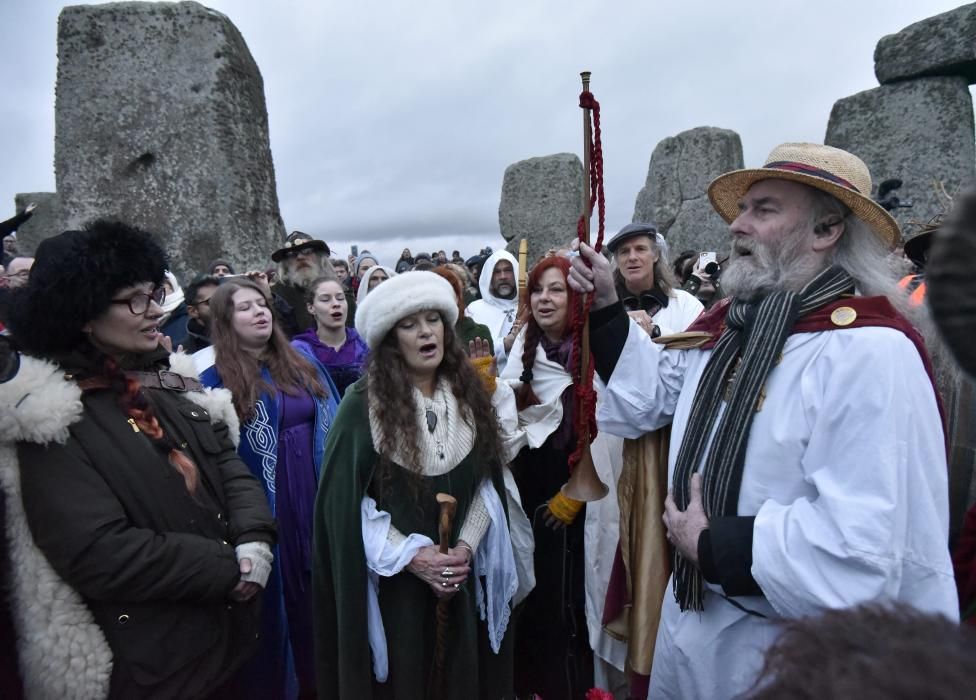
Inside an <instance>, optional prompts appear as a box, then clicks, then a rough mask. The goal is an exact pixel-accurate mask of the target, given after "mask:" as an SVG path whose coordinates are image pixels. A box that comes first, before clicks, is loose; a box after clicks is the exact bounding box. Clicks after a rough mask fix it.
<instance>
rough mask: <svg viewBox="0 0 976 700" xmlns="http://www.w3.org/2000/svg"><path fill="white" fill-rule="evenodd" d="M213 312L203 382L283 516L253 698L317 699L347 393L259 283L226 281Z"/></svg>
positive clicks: (252, 670)
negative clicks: (333, 482) (314, 557)
mask: <svg viewBox="0 0 976 700" xmlns="http://www.w3.org/2000/svg"><path fill="white" fill-rule="evenodd" d="M210 311H211V314H212V321H211V323H212V331H211V337H212V339H213V347H214V350H215V357H216V363H215V364H214V366H213V367H211V368H209V369H207V370H206V371H205V372H204V373H203V374H202V376H201V380H202V381H203V383H204V384H205V385H207V386H213V387H217V386H222V387H226V388H228V389H230V391H231V393H232V394H233V395H234V408H235V409H236V411H237V415H238V417H239V419H240V423H241V441H240V447H239V452H240V456H241V458H242V459H243V460H244V462H245V463H246V464H247V465H248V466H249V467H250V468H251V472H252V473H253V474H254V475H255V476H256V477H258V479H259V480H260V481H261V483H262V484H263V485H264V491H265V495H266V496H267V498H268V502H269V503H270V505H271V510H272V512H273V513H274V514H275V517H276V518H277V519H278V529H279V540H278V548H277V551H276V557H277V560H278V561H277V565H276V566H275V568H274V571H273V572H272V577H271V580H270V581H269V582H268V587H267V589H266V591H265V623H264V634H263V635H262V636H263V642H262V647H261V650H260V652H259V654H258V656H257V657H256V658H255V659H254V661H253V662H252V663H251V664H249V665H248V667H247V669H246V670H245V675H247V676H248V677H249V683H248V685H249V696H251V697H255V698H257V697H262V698H265V697H267V698H271V697H275V698H279V697H280V698H292V697H295V696H296V693H297V694H299V695H303V696H304V695H311V694H314V692H315V671H314V660H313V655H312V628H311V622H312V586H311V570H312V564H311V547H312V510H313V508H314V503H315V492H316V490H317V488H318V480H319V470H320V466H321V464H322V456H323V454H324V451H325V438H326V435H327V434H328V431H329V428H330V426H331V425H332V420H333V418H334V417H335V412H336V408H337V404H336V397H337V396H338V395H339V394H338V392H337V391H336V388H335V385H334V384H333V383H332V380H331V379H330V378H329V375H328V373H327V372H326V370H325V369H324V368H323V367H322V366H321V365H320V364H319V363H318V361H317V360H315V359H314V358H313V357H311V356H306V355H304V354H302V353H300V352H299V351H298V350H296V349H295V348H293V347H292V346H291V345H290V344H289V343H288V340H287V339H286V337H285V335H284V333H283V332H282V331H281V330H280V329H279V328H278V326H277V324H276V323H275V321H274V318H273V315H272V312H271V308H270V304H269V298H268V293H267V291H266V290H264V289H263V287H262V286H261V285H259V284H258V283H257V282H254V281H252V280H250V279H246V278H234V279H233V280H231V281H226V282H224V283H223V284H222V285H221V286H220V288H219V289H218V290H217V292H216V293H215V294H214V295H213V296H212V297H211V298H210Z"/></svg>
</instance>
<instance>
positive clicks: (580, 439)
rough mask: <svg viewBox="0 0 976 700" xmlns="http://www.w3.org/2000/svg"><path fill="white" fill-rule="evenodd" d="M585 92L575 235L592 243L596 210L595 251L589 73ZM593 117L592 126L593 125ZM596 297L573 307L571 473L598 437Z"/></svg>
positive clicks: (595, 160)
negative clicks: (593, 344) (583, 185)
mask: <svg viewBox="0 0 976 700" xmlns="http://www.w3.org/2000/svg"><path fill="white" fill-rule="evenodd" d="M580 76H581V77H582V79H583V92H581V93H580V98H579V99H580V107H582V108H583V141H584V143H583V171H584V172H583V175H584V177H585V178H586V179H587V181H588V187H587V191H585V192H584V195H583V213H582V215H581V216H580V218H579V221H578V222H577V224H576V234H577V236H578V237H579V240H580V242H581V243H586V244H587V245H589V243H590V216H591V213H592V211H593V206H594V205H596V207H597V222H598V228H597V235H596V243H595V244H594V245H593V248H594V249H595V250H596V251H597V252H600V250H602V249H603V233H604V227H605V222H606V204H605V202H604V195H603V144H602V142H601V140H600V103H599V102H597V101H596V99H595V98H594V97H593V93H591V92H590V73H589V72H588V71H587V72H583V73H580ZM591 118H592V124H591ZM592 304H593V297H592V295H590V294H585V295H582V302H581V303H580V304H579V305H577V306H574V307H573V315H572V329H573V331H572V332H573V358H574V365H575V372H574V375H575V376H574V377H573V379H574V381H575V384H576V388H575V394H576V435H577V443H576V449H575V450H573V453H572V454H571V455H570V456H569V470H570V472H572V471H573V469H574V468H575V467H576V465H577V464H579V461H580V459H581V457H582V456H583V453H584V451H585V450H586V449H587V448H588V447H589V445H590V443H591V442H592V440H593V438H594V437H596V434H597V428H596V391H594V389H593V363H592V362H591V361H590V320H589V319H590V306H591V305H592Z"/></svg>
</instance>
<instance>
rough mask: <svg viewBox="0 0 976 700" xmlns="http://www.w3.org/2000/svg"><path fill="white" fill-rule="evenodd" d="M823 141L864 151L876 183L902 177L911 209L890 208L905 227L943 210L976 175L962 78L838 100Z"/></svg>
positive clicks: (877, 90) (915, 82) (921, 82)
mask: <svg viewBox="0 0 976 700" xmlns="http://www.w3.org/2000/svg"><path fill="white" fill-rule="evenodd" d="M824 143H826V144H827V145H829V146H836V147H837V148H843V149H844V150H846V151H850V152H851V153H854V154H855V155H857V156H859V157H860V158H861V159H862V160H863V161H864V162H865V163H866V164H867V166H868V169H870V171H871V178H872V180H873V182H874V189H875V192H874V194H876V193H877V188H878V185H879V184H880V183H881V182H882V181H884V180H887V179H891V178H897V179H900V180H902V182H903V185H902V187H901V189H900V190H898V191H897V195H898V197H899V198H900V199H901V200H903V201H908V202H911V203H912V205H913V206H912V208H910V209H896V210H894V211H893V212H892V214H893V215H894V216H895V218H896V219H897V220H898V223H899V224H900V225H901V227H902V231H903V232H904V231H905V229H906V226H907V225H908V224H910V223H911V222H913V221H918V222H925V221H928V220H929V219H931V218H932V217H934V216H936V215H938V214H941V213H943V212H945V211H946V210H947V208H948V206H949V204H950V199H949V198H951V197H953V196H954V195H955V194H958V193H959V192H960V191H961V190H962V189H963V188H965V187H966V186H968V185H970V184H971V183H972V182H973V180H974V177H976V141H974V137H973V100H972V97H971V96H970V94H969V88H968V85H967V83H966V79H965V78H959V77H956V78H919V79H917V80H909V81H905V82H900V83H895V84H892V85H882V86H881V87H877V88H874V89H871V90H865V91H864V92H859V93H857V94H856V95H851V96H850V97H845V98H844V99H841V100H838V101H837V102H836V103H835V104H834V108H833V109H832V110H831V112H830V121H829V123H828V125H827V135H826V137H825V139H824Z"/></svg>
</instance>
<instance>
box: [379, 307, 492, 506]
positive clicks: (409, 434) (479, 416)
mask: <svg viewBox="0 0 976 700" xmlns="http://www.w3.org/2000/svg"><path fill="white" fill-rule="evenodd" d="M441 322H442V323H441V325H442V326H443V328H444V359H443V360H441V364H440V367H438V369H437V381H440V380H441V379H444V380H446V381H447V383H448V385H449V386H450V387H451V393H452V394H453V395H454V398H455V399H456V400H457V405H458V410H459V412H460V415H461V418H462V420H465V421H466V422H468V423H469V424H470V425H472V427H473V428H474V433H475V438H474V446H473V447H472V451H473V452H475V453H476V454H479V455H482V456H483V460H482V464H483V465H484V472H483V473H482V474H481V475H479V480H480V479H483V478H487V477H489V476H491V474H492V473H497V472H498V471H500V470H501V467H502V464H503V463H504V452H503V449H502V443H501V438H500V428H499V426H498V421H497V419H496V418H495V411H494V409H493V408H492V405H491V397H490V396H488V392H487V391H486V390H485V387H484V384H483V383H482V380H481V378H480V377H479V376H478V374H477V372H476V371H475V369H474V367H473V366H472V364H471V362H470V360H469V359H468V356H467V354H466V353H465V352H464V350H463V349H462V348H461V344H460V341H459V340H458V338H457V334H456V333H455V332H454V328H452V327H451V326H450V324H448V323H446V322H445V319H444V317H443V315H441ZM365 374H366V377H367V382H366V391H367V397H368V400H369V405H370V407H371V408H372V409H373V411H374V412H375V416H376V420H377V421H378V423H379V431H378V432H379V435H380V443H379V444H377V445H374V447H375V449H376V451H377V453H379V455H380V462H379V464H378V466H377V470H376V476H375V477H374V478H376V479H377V483H378V484H379V487H380V492H381V494H382V493H383V491H384V486H385V485H386V483H387V482H388V479H389V477H390V475H391V474H392V471H391V470H392V468H394V467H396V465H395V464H394V463H393V462H392V460H391V459H390V457H389V455H393V454H399V455H400V456H401V458H402V459H403V460H404V461H405V462H406V464H403V465H400V466H402V467H404V468H405V469H406V470H408V471H413V472H415V473H416V474H417V475H418V476H419V473H420V472H419V469H420V467H419V458H420V448H419V446H418V443H417V429H418V425H417V418H416V416H417V406H416V402H415V400H414V394H413V384H412V383H411V382H410V380H409V378H408V374H407V367H406V362H405V361H404V358H403V353H402V352H401V350H400V346H399V343H398V342H397V337H396V330H395V328H394V329H392V330H391V331H390V332H389V333H387V334H386V337H384V338H383V340H382V341H381V342H380V344H379V346H378V347H375V348H373V349H372V350H371V351H370V353H369V357H368V358H367V360H366V371H365ZM412 481H413V482H414V486H413V487H414V489H415V493H414V494H412V495H414V496H416V497H417V502H419V498H420V497H421V495H422V494H421V482H420V479H416V480H412Z"/></svg>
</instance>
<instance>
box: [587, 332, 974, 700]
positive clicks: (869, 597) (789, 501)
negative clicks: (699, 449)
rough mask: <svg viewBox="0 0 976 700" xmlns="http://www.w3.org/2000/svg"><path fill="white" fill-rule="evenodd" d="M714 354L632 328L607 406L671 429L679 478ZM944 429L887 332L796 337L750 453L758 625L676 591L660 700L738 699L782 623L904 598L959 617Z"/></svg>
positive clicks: (614, 413) (667, 623)
mask: <svg viewBox="0 0 976 700" xmlns="http://www.w3.org/2000/svg"><path fill="white" fill-rule="evenodd" d="M710 355H711V351H702V350H688V351H680V350H664V349H663V348H662V347H661V346H660V345H657V344H654V343H652V342H650V340H649V339H648V338H647V336H646V335H645V334H643V333H640V332H639V331H638V330H636V329H635V327H634V325H633V324H631V330H630V333H629V335H628V338H627V342H626V344H625V346H624V350H623V352H622V354H621V356H620V358H619V360H618V362H617V365H616V369H615V371H614V374H613V376H612V377H611V379H610V382H609V385H608V386H607V388H606V391H604V392H603V395H602V400H601V402H600V404H599V405H598V407H597V421H598V424H599V428H600V430H601V431H608V432H611V433H614V434H617V435H621V436H623V437H629V438H636V437H639V436H640V435H642V434H644V433H646V432H649V431H651V430H654V429H656V428H659V427H661V426H662V425H665V424H667V423H668V422H671V421H672V418H673V427H672V436H671V453H670V456H669V459H668V473H669V480H670V479H671V478H673V471H674V463H675V459H676V457H677V452H678V449H679V447H680V445H681V440H682V437H683V435H684V431H685V427H686V425H687V421H688V418H689V415H690V411H691V405H692V400H693V398H694V393H695V389H696V388H697V386H698V382H699V379H700V378H701V374H702V371H703V369H704V367H705V363H706V362H707V360H708V358H709V356H710ZM946 473H947V470H946V454H945V444H944V438H943V430H942V426H941V423H940V420H939V413H938V409H937V405H936V399H935V393H934V391H933V388H932V384H931V382H930V380H929V378H928V376H927V375H926V373H925V370H924V368H923V365H922V361H921V358H920V357H919V354H918V352H917V351H916V349H915V346H914V345H913V344H912V343H911V341H910V340H908V338H906V337H905V336H904V334H902V333H900V332H898V331H896V330H893V329H889V328H878V327H868V328H857V329H838V330H831V331H823V332H819V333H802V334H795V335H792V336H790V337H789V339H788V340H787V342H786V345H785V347H784V350H783V359H782V361H781V362H780V363H779V364H778V365H777V366H776V367H775V368H774V369H773V371H772V373H771V374H770V376H769V378H768V379H767V382H766V400H765V403H764V405H763V407H762V410H761V411H759V412H758V413H757V414H756V415H755V418H754V421H753V424H752V428H751V432H750V438H749V442H748V445H747V448H746V456H745V468H744V471H743V477H742V488H741V492H740V495H739V506H738V515H742V516H752V515H754V516H756V521H755V526H754V531H753V545H752V556H753V564H752V575H753V577H754V578H755V580H756V582H757V583H758V584H759V586H760V588H761V589H762V590H763V592H764V593H765V596H764V597H760V596H757V597H740V598H738V599H737V601H738V602H740V603H741V604H742V605H744V606H745V607H746V608H749V609H751V610H754V611H756V612H759V613H762V614H763V615H766V616H767V618H769V619H762V618H759V617H755V616H751V615H749V614H747V613H745V612H742V611H740V610H738V609H736V608H735V607H733V606H732V605H731V604H730V603H729V602H727V601H726V600H724V599H723V598H721V597H719V596H718V595H714V594H709V593H708V590H711V591H715V590H720V589H719V588H718V587H717V586H711V585H709V588H708V590H707V591H706V597H705V610H704V612H701V613H698V612H688V613H682V612H680V610H679V608H678V606H677V604H676V603H675V601H674V597H673V596H672V595H667V596H665V600H664V604H663V606H662V617H661V626H660V628H659V630H658V636H657V645H656V650H655V654H654V665H653V670H652V675H651V686H650V692H649V697H651V698H703V699H704V698H727V697H733V696H735V695H737V694H739V693H742V692H743V691H745V690H746V689H748V688H749V687H750V685H751V684H752V682H753V681H754V679H755V676H756V673H757V672H758V670H759V668H760V666H761V663H762V657H763V653H764V651H765V649H766V648H767V647H768V646H769V645H770V644H771V643H772V642H773V641H774V640H775V638H776V636H777V630H776V627H775V624H774V622H773V620H774V619H775V618H777V617H786V618H795V617H800V616H804V615H810V614H816V613H817V612H819V611H821V610H824V609H827V608H844V607H850V606H854V605H857V604H859V603H863V602H867V601H901V602H904V603H908V604H911V605H914V606H915V607H917V608H919V609H921V610H923V611H926V612H932V613H942V614H944V615H946V616H948V617H949V618H951V619H954V620H955V619H958V609H957V601H956V590H955V584H954V581H953V574H952V565H951V562H950V559H949V552H948V549H947V545H946V541H947V537H948V523H949V516H948V486H947V476H946Z"/></svg>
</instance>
